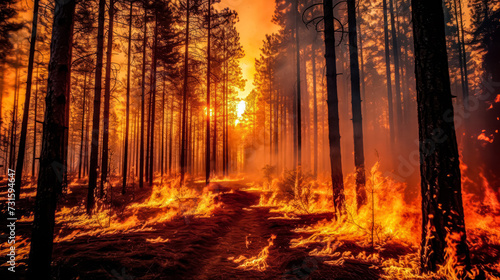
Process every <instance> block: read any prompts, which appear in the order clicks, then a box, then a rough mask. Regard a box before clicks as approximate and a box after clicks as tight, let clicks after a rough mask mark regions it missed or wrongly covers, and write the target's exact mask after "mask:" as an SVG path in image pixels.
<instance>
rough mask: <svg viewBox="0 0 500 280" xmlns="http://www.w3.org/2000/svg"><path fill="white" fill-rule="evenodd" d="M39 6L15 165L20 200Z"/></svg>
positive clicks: (32, 28)
mask: <svg viewBox="0 0 500 280" xmlns="http://www.w3.org/2000/svg"><path fill="white" fill-rule="evenodd" d="M39 5H40V1H39V0H35V1H34V5H33V23H32V27H31V41H30V53H29V58H28V77H27V78H26V95H25V98H24V112H23V121H22V124H21V137H20V139H19V151H18V155H17V163H16V182H15V185H14V191H15V194H16V199H20V198H21V183H22V178H23V167H24V156H25V154H26V137H27V134H28V119H29V110H30V100H31V84H32V80H33V64H34V60H35V46H36V31H37V22H38V7H39Z"/></svg>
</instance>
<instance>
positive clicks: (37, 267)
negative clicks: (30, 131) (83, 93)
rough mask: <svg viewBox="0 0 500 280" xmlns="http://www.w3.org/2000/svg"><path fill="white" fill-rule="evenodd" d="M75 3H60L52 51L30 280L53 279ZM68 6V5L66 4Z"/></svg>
mask: <svg viewBox="0 0 500 280" xmlns="http://www.w3.org/2000/svg"><path fill="white" fill-rule="evenodd" d="M75 2H76V1H74V0H68V1H65V2H56V3H55V9H54V24H53V28H52V43H51V48H50V52H51V55H50V62H49V76H48V83H47V96H46V98H45V100H46V110H45V118H44V128H45V129H44V130H43V138H42V151H41V154H40V171H39V176H38V186H37V194H36V202H35V218H34V220H33V232H32V235H31V246H30V247H31V248H30V253H29V261H28V262H29V265H28V279H42V280H45V279H51V276H50V275H51V273H50V263H51V261H52V245H53V235H54V224H55V212H56V205H57V198H58V195H59V194H60V192H61V189H62V183H63V182H62V177H61V176H62V173H61V165H62V162H63V160H64V131H65V129H66V128H65V123H66V122H65V119H64V118H65V116H66V109H67V107H66V104H65V103H66V102H67V101H68V98H69V96H68V91H67V89H68V86H67V83H68V82H69V77H68V75H69V69H70V67H71V47H72V46H71V45H72V38H73V36H72V30H73V16H74V12H75ZM62 3H64V4H62Z"/></svg>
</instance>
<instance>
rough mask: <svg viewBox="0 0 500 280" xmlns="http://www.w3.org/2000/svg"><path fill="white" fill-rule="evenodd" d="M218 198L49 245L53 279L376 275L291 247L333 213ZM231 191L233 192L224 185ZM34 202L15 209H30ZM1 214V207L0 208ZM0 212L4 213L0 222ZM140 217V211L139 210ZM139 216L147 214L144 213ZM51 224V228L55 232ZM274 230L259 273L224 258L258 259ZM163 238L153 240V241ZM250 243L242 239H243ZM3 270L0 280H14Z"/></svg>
mask: <svg viewBox="0 0 500 280" xmlns="http://www.w3.org/2000/svg"><path fill="white" fill-rule="evenodd" d="M221 184H222V185H223V187H222V188H221V189H220V190H221V191H222V192H221V194H220V196H219V199H220V201H221V202H222V207H221V208H220V209H218V210H217V211H216V212H215V213H214V215H213V216H212V217H210V218H199V217H178V218H176V219H173V220H172V221H168V222H166V223H163V224H159V225H156V226H154V228H153V230H151V231H142V232H141V231H139V232H133V233H120V234H115V235H105V236H100V237H99V236H97V237H79V238H76V239H74V240H72V241H69V242H61V243H56V244H54V253H53V278H54V279H62V280H67V279H68V280H69V279H117V280H120V279H123V280H132V279H144V280H146V279H201V280H203V279H220V280H223V279H379V278H380V275H381V273H382V271H381V270H379V269H377V268H375V267H373V266H372V265H371V264H370V263H364V262H361V261H356V260H346V261H345V263H344V264H343V265H342V266H332V265H326V264H323V261H324V260H329V259H328V258H325V259H323V258H319V257H311V256H309V255H308V251H310V250H312V249H313V247H309V248H290V240H291V239H294V238H298V237H300V236H302V237H307V234H304V233H295V232H293V231H292V230H293V229H295V228H297V227H300V226H306V225H310V224H313V223H315V222H317V221H319V220H323V219H331V218H332V214H331V213H330V214H328V213H327V214H318V215H303V216H300V218H301V219H300V220H283V219H268V218H270V217H276V216H279V214H276V213H270V212H269V210H270V209H269V208H252V207H251V206H252V205H255V204H257V203H258V198H259V194H258V193H252V192H247V191H243V190H241V189H242V187H244V186H243V185H241V184H239V183H235V182H226V183H221ZM230 189H232V190H233V191H232V192H228V190H230ZM72 191H73V192H72V193H71V194H69V195H67V196H65V197H64V199H63V201H62V203H61V204H62V205H66V206H74V205H75V204H77V203H78V199H77V198H78V197H80V198H81V197H84V196H82V195H83V194H84V193H85V191H86V190H85V186H84V184H82V185H81V187H75V188H74V189H72ZM116 193H117V194H116V196H115V200H114V202H113V206H114V207H115V208H116V209H119V208H123V206H124V205H126V204H128V203H130V202H131V201H140V200H142V199H144V198H145V197H148V196H149V193H148V190H147V189H145V191H144V192H142V193H141V192H128V193H127V195H126V196H120V195H118V193H119V189H118V188H116ZM32 202H33V199H27V200H25V201H24V202H22V204H24V205H21V206H24V207H29V205H30V204H31V203H32ZM2 213H3V211H2ZM3 215H4V214H2V217H1V218H2V219H4V217H3ZM141 216H143V215H141ZM141 218H143V219H147V213H144V217H141ZM18 226H19V227H18V234H22V235H23V236H29V235H30V234H29V232H30V226H31V225H30V224H29V223H24V224H20V225H18ZM58 227H60V226H56V232H58ZM272 234H274V235H276V236H277V237H276V239H275V240H274V246H271V247H270V249H269V256H268V258H267V264H268V266H269V267H268V268H267V269H266V270H264V271H257V270H244V269H241V268H238V264H236V263H234V262H233V261H231V260H229V258H237V257H238V256H240V255H244V256H246V257H253V256H257V255H258V254H259V252H260V251H261V250H262V249H263V248H264V247H265V246H267V245H268V239H269V238H270V237H271V235H272ZM158 237H161V239H163V240H166V239H168V241H167V242H159V243H152V242H150V241H148V239H149V240H152V239H157V238H158ZM247 241H248V242H247ZM339 251H351V252H352V253H353V254H354V255H357V253H359V252H361V251H363V249H362V248H359V247H357V246H356V245H355V244H350V243H348V242H345V244H344V245H343V246H342V247H340V248H339ZM409 252H411V250H410V249H408V248H396V247H395V248H394V249H392V250H386V251H384V252H382V253H381V255H382V256H384V255H385V256H392V257H397V256H398V255H402V254H407V253H409ZM4 268H5V267H2V269H1V271H2V272H1V273H0V278H1V279H11V278H5V277H6V276H7V277H12V275H11V274H9V273H8V272H6V271H5V269H4ZM18 268H19V271H18V272H17V273H16V276H17V277H18V278H19V279H22V278H23V274H24V270H25V266H22V265H21V266H20V267H18Z"/></svg>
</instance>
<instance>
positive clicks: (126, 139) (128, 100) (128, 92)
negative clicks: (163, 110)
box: [122, 1, 134, 194]
mask: <svg viewBox="0 0 500 280" xmlns="http://www.w3.org/2000/svg"><path fill="white" fill-rule="evenodd" d="M133 7H134V2H133V1H130V9H129V25H128V54H127V105H126V106H127V109H126V113H125V114H126V116H125V118H127V120H126V124H125V148H124V155H123V185H122V194H125V192H126V190H127V175H128V172H127V170H128V167H127V166H128V136H129V125H130V123H129V119H130V116H129V115H130V60H131V56H132V11H133Z"/></svg>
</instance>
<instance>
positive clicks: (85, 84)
mask: <svg viewBox="0 0 500 280" xmlns="http://www.w3.org/2000/svg"><path fill="white" fill-rule="evenodd" d="M86 97H87V72H85V74H84V75H83V104H82V129H81V137H80V156H79V161H78V179H80V178H82V162H83V138H84V134H85V131H84V129H85V104H87V103H86V101H87V100H86ZM35 107H36V105H35ZM35 119H36V117H35ZM35 125H36V122H35ZM35 128H36V127H35ZM34 143H35V145H36V142H34Z"/></svg>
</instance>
